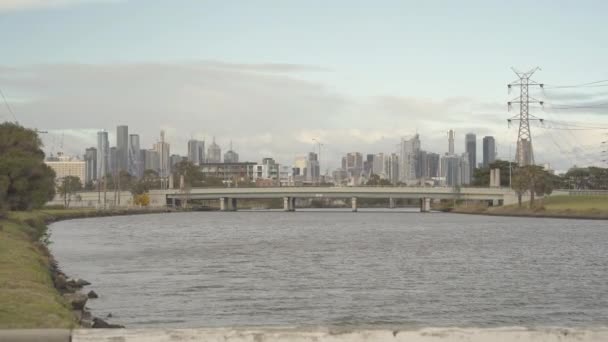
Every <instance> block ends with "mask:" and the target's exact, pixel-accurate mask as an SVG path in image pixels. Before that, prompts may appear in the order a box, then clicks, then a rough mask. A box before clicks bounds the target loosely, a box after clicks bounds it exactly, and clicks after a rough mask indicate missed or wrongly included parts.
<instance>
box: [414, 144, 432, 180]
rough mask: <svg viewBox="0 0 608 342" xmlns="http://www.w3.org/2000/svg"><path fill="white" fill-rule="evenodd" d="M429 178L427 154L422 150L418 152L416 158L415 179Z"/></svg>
mask: <svg viewBox="0 0 608 342" xmlns="http://www.w3.org/2000/svg"><path fill="white" fill-rule="evenodd" d="M428 177H429V165H428V160H427V152H426V151H423V150H419V151H418V155H417V156H416V178H417V179H426V178H428Z"/></svg>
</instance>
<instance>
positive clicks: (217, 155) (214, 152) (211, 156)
mask: <svg viewBox="0 0 608 342" xmlns="http://www.w3.org/2000/svg"><path fill="white" fill-rule="evenodd" d="M207 162H208V163H221V162H222V149H221V148H220V146H219V145H218V144H216V143H215V137H213V142H212V143H211V145H209V148H207Z"/></svg>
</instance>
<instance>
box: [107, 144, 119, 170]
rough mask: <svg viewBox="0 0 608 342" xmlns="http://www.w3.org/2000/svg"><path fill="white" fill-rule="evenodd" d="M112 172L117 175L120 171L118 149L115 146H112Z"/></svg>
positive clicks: (110, 165) (110, 163)
mask: <svg viewBox="0 0 608 342" xmlns="http://www.w3.org/2000/svg"><path fill="white" fill-rule="evenodd" d="M108 165H109V167H110V174H112V175H117V172H118V149H117V148H116V147H115V146H112V147H110V162H109V163H108Z"/></svg>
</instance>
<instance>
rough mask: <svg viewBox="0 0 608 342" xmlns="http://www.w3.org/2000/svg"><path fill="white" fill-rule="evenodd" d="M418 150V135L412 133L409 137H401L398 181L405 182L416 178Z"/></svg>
mask: <svg viewBox="0 0 608 342" xmlns="http://www.w3.org/2000/svg"><path fill="white" fill-rule="evenodd" d="M419 151H420V136H419V135H418V134H416V135H414V136H413V137H412V138H411V139H405V138H403V139H401V151H400V152H401V153H400V156H399V159H400V161H401V165H400V167H399V178H400V181H402V182H404V183H407V182H408V181H410V182H411V181H413V180H416V159H417V157H418V152H419Z"/></svg>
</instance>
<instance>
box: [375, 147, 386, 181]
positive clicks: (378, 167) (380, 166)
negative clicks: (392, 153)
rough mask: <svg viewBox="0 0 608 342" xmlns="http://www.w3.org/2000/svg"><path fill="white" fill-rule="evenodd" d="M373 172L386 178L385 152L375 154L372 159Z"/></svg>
mask: <svg viewBox="0 0 608 342" xmlns="http://www.w3.org/2000/svg"><path fill="white" fill-rule="evenodd" d="M372 174H374V175H378V176H380V178H382V179H384V178H386V173H385V172H384V153H378V154H375V155H374V157H373V161H372Z"/></svg>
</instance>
